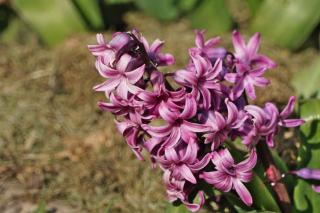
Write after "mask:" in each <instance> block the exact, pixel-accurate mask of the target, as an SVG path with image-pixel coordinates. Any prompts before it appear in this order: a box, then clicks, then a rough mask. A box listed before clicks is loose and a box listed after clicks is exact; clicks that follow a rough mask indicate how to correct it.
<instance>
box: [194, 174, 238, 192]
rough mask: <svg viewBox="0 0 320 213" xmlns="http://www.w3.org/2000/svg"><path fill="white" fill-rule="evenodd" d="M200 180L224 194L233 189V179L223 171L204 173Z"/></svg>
mask: <svg viewBox="0 0 320 213" xmlns="http://www.w3.org/2000/svg"><path fill="white" fill-rule="evenodd" d="M200 178H202V179H204V180H205V181H206V182H207V183H209V184H212V185H214V186H215V187H216V188H217V189H219V190H221V191H224V192H228V191H230V190H231V188H232V180H231V177H230V176H228V175H227V174H226V173H224V172H221V171H214V172H203V173H201V174H200Z"/></svg>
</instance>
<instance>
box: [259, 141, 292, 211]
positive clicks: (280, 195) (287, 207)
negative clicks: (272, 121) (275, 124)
mask: <svg viewBox="0 0 320 213" xmlns="http://www.w3.org/2000/svg"><path fill="white" fill-rule="evenodd" d="M257 152H258V154H259V156H261V157H260V159H261V161H262V164H263V166H264V168H265V175H266V178H267V179H268V181H269V182H270V184H271V187H272V189H273V192H274V194H275V198H276V201H277V203H278V205H279V207H280V208H281V210H282V212H286V213H290V212H292V205H291V201H290V197H289V194H288V191H287V188H286V186H285V184H284V183H283V182H282V176H281V172H280V171H279V169H278V167H277V165H276V163H275V161H274V159H273V157H272V155H271V152H270V149H269V147H268V145H267V143H266V141H265V140H260V141H259V143H258V144H257Z"/></svg>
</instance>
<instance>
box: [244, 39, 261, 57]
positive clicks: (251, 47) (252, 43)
mask: <svg viewBox="0 0 320 213" xmlns="http://www.w3.org/2000/svg"><path fill="white" fill-rule="evenodd" d="M259 46H260V33H255V34H254V35H253V36H252V37H251V38H250V40H249V42H248V44H247V54H248V56H249V58H251V57H252V56H254V55H256V54H257V52H258V49H259Z"/></svg>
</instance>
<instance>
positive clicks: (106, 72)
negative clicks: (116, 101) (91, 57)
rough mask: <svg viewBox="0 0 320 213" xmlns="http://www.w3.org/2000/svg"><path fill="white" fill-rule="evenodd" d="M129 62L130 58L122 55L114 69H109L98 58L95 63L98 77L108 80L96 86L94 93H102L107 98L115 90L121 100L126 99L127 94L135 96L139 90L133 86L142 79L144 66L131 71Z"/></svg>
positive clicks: (101, 59)
mask: <svg viewBox="0 0 320 213" xmlns="http://www.w3.org/2000/svg"><path fill="white" fill-rule="evenodd" d="M130 62H132V57H131V56H130V55H128V54H124V55H122V56H121V58H120V60H119V61H118V63H117V64H116V67H115V68H111V67H109V66H108V65H106V64H105V63H104V61H103V58H100V60H98V61H97V63H96V67H97V69H98V71H99V73H100V75H101V76H102V77H104V78H108V80H107V81H105V82H103V83H102V84H99V85H96V86H95V87H94V89H95V90H96V91H104V92H105V93H106V94H107V96H109V95H110V93H111V92H112V91H113V90H115V89H116V91H117V95H119V96H120V97H121V98H123V99H127V98H128V94H129V92H130V93H131V94H137V92H138V91H140V90H141V89H140V88H139V87H137V86H135V84H136V83H137V82H138V81H139V80H140V79H141V78H142V76H143V74H144V68H145V65H144V64H143V65H141V66H140V67H138V68H134V69H133V68H132V64H131V63H130Z"/></svg>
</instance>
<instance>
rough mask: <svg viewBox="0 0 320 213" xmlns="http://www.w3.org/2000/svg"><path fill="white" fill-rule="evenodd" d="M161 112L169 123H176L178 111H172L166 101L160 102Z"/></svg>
mask: <svg viewBox="0 0 320 213" xmlns="http://www.w3.org/2000/svg"><path fill="white" fill-rule="evenodd" d="M159 114H160V116H161V117H162V118H163V119H164V120H165V121H167V122H169V123H174V122H175V121H176V120H177V118H178V112H172V111H170V110H169V108H168V107H167V105H166V104H165V103H161V104H160V106H159Z"/></svg>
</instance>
